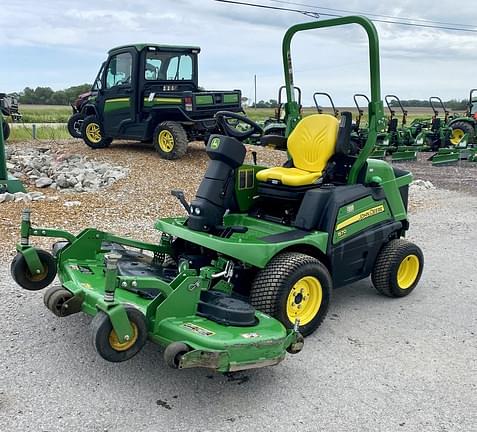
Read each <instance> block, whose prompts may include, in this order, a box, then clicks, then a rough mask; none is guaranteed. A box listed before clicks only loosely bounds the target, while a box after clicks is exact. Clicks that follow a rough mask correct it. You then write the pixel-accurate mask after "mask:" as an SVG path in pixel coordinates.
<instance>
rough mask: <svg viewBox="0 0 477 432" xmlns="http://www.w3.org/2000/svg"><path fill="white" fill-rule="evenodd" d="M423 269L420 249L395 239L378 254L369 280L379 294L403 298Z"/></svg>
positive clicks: (413, 286) (414, 284)
mask: <svg viewBox="0 0 477 432" xmlns="http://www.w3.org/2000/svg"><path fill="white" fill-rule="evenodd" d="M423 268H424V255H423V254H422V251H421V249H420V248H419V247H418V246H417V245H415V244H414V243H411V242H409V241H407V240H404V239H395V240H391V241H390V242H389V243H387V244H386V245H385V246H383V248H382V249H381V251H380V252H379V254H378V257H377V259H376V262H375V264H374V269H373V272H372V274H371V280H372V281H373V285H374V286H375V288H376V289H377V290H378V291H379V292H380V293H381V294H384V295H385V296H388V297H404V296H406V295H408V294H410V293H411V292H412V290H413V289H414V288H415V287H416V285H417V284H418V282H419V279H420V278H421V274H422V269H423Z"/></svg>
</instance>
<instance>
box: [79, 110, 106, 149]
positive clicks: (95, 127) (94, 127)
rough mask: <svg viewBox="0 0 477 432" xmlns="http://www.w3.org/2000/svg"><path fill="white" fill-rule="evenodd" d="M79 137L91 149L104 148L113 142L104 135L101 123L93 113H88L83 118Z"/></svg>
mask: <svg viewBox="0 0 477 432" xmlns="http://www.w3.org/2000/svg"><path fill="white" fill-rule="evenodd" d="M81 138H83V140H84V142H85V143H86V145H87V146H88V147H91V148H92V149H101V148H106V147H109V146H110V144H111V143H112V142H113V139H112V138H107V137H105V136H104V129H103V125H102V124H101V122H100V121H99V120H98V118H97V117H96V116H95V115H90V116H88V117H86V118H85V119H84V121H83V126H82V128H81Z"/></svg>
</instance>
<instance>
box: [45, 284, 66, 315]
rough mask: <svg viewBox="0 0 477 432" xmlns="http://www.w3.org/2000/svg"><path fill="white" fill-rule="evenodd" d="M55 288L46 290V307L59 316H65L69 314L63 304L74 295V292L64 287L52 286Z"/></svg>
mask: <svg viewBox="0 0 477 432" xmlns="http://www.w3.org/2000/svg"><path fill="white" fill-rule="evenodd" d="M52 288H54V289H51V290H48V291H47V292H45V296H44V298H43V301H44V302H46V307H47V308H48V309H49V310H50V311H51V312H53V313H54V314H55V315H56V316H57V317H64V316H66V315H69V314H68V312H67V311H65V310H64V309H63V305H64V304H65V303H66V302H67V301H68V300H69V299H71V298H72V297H73V294H72V293H71V292H69V291H68V290H66V289H64V288H63V287H52Z"/></svg>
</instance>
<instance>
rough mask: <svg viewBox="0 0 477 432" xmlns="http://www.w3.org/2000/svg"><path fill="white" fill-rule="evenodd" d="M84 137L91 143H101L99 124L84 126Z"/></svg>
mask: <svg viewBox="0 0 477 432" xmlns="http://www.w3.org/2000/svg"><path fill="white" fill-rule="evenodd" d="M86 136H87V137H88V139H89V140H90V141H91V142H92V143H94V144H97V143H99V142H100V141H101V129H100V127H99V124H97V123H90V124H88V125H86Z"/></svg>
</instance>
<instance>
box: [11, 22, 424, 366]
mask: <svg viewBox="0 0 477 432" xmlns="http://www.w3.org/2000/svg"><path fill="white" fill-rule="evenodd" d="M347 24H359V25H360V26H361V27H362V28H364V30H365V31H366V33H367V35H368V38H369V47H370V48H369V55H370V70H371V89H372V92H371V100H370V104H369V134H368V140H367V142H366V144H365V146H364V147H363V148H362V149H361V150H360V152H359V154H353V153H352V152H351V150H350V149H351V146H350V135H351V129H352V125H351V114H350V113H342V116H341V120H340V121H338V119H336V118H335V117H333V116H330V115H327V114H315V115H310V116H308V117H305V118H304V119H303V120H302V119H301V118H300V109H299V104H298V103H297V102H296V101H295V99H294V91H293V78H292V61H291V53H290V44H291V41H292V38H293V36H294V35H295V34H296V33H297V32H302V31H307V30H312V29H319V28H325V27H332V26H341V25H347ZM283 63H284V72H285V83H286V91H287V105H286V112H287V133H286V137H284V136H280V135H268V136H264V137H262V141H263V145H266V144H267V141H268V142H272V143H278V144H279V146H280V147H282V146H283V145H286V147H287V149H288V154H289V155H290V159H289V161H288V162H287V163H286V164H285V165H284V166H279V167H273V168H266V167H261V166H258V165H255V164H250V165H249V164H245V163H244V160H245V154H246V149H245V146H244V144H243V142H242V141H244V140H246V139H247V138H248V137H250V136H251V135H253V134H255V133H261V132H262V131H261V128H260V126H259V125H257V124H256V123H254V122H253V121H251V120H250V119H248V118H247V117H244V116H242V115H240V114H237V113H232V112H219V113H217V114H216V120H217V124H218V126H219V129H220V131H221V134H215V135H212V136H211V137H210V138H209V141H208V144H207V154H208V156H209V157H210V161H209V165H208V168H207V171H206V172H205V175H204V178H203V180H202V182H201V184H200V186H199V188H198V191H197V193H196V196H195V198H194V199H193V200H192V201H191V202H190V203H189V202H187V200H186V197H185V196H184V194H183V193H182V192H181V191H177V190H175V191H172V193H173V195H175V196H176V197H177V198H178V199H179V200H180V202H181V203H182V205H183V207H184V209H185V215H184V216H180V217H169V218H165V219H160V220H158V221H157V222H156V225H155V226H156V228H157V229H158V230H159V231H161V232H162V237H161V240H160V242H159V244H149V243H144V242H140V241H136V240H131V239H126V238H122V237H118V236H116V235H113V234H110V233H107V232H104V231H99V230H96V229H93V228H88V229H85V230H84V231H82V232H81V233H79V234H78V235H72V234H70V233H68V232H66V231H61V230H51V229H46V228H37V227H35V226H33V225H32V223H31V220H30V214H29V212H28V211H25V212H24V215H23V221H22V224H21V242H20V244H19V245H18V247H17V250H18V255H17V256H16V258H15V259H14V260H13V262H12V266H11V271H12V275H13V277H14V279H15V280H16V281H17V282H18V283H19V284H20V285H21V286H22V287H24V288H26V289H29V290H37V289H41V288H44V287H46V286H47V285H49V284H50V283H51V282H52V281H53V279H54V277H55V274H58V277H59V280H60V286H53V287H52V288H49V290H47V291H46V293H45V297H44V300H45V304H46V305H47V307H48V309H50V310H51V311H52V312H53V313H54V314H56V315H58V316H66V315H70V314H73V313H76V312H84V313H86V314H88V315H91V316H94V318H93V322H92V335H93V343H94V346H95V347H96V350H97V351H98V353H99V354H100V355H101V356H102V357H103V358H105V359H107V360H110V361H123V360H126V359H128V358H130V357H132V356H133V355H134V354H136V353H137V352H138V351H139V350H140V349H141V347H142V346H143V345H144V343H145V341H146V339H150V340H152V341H154V342H157V343H159V344H161V345H163V346H165V351H164V356H165V360H166V363H167V364H169V365H171V366H172V367H176V368H177V367H178V368H185V367H194V366H201V367H208V368H213V369H216V370H218V371H222V372H224V371H234V370H241V369H248V368H252V367H261V366H267V365H273V364H276V363H278V362H280V361H281V360H282V359H283V358H284V357H285V354H286V352H287V351H288V352H291V353H296V352H298V351H300V350H301V348H302V346H303V337H302V336H301V335H304V336H306V335H309V334H311V333H312V332H313V331H314V330H315V329H316V328H317V327H318V326H319V325H320V323H321V322H322V321H323V319H324V317H325V315H326V313H327V311H328V308H329V305H330V302H331V299H332V291H333V288H335V287H339V286H341V285H344V284H348V283H350V282H353V281H356V280H359V279H364V278H367V277H368V276H369V275H371V277H372V282H373V284H374V286H375V287H376V288H377V290H378V291H379V292H380V293H382V294H384V295H386V296H390V297H402V296H405V295H407V294H409V293H410V292H412V290H413V289H414V288H415V286H416V285H417V283H418V281H419V278H420V276H421V272H422V269H423V255H422V252H421V250H420V249H419V248H418V247H417V246H416V245H414V244H413V243H411V242H408V241H406V240H404V239H403V236H404V234H405V232H406V230H407V229H408V225H409V224H408V219H407V212H406V207H407V193H408V185H409V183H410V182H411V179H412V176H411V174H410V173H408V172H406V171H402V170H398V169H396V168H392V167H391V166H390V165H389V164H388V163H386V162H384V161H381V160H373V159H368V155H369V154H370V153H371V151H372V149H373V146H374V144H375V142H376V134H377V131H378V130H379V128H380V125H381V123H382V121H383V104H382V101H381V100H380V82H379V47H378V37H377V33H376V30H375V28H374V26H373V24H372V23H371V22H370V21H369V20H368V19H366V18H363V17H345V18H339V19H332V20H327V21H320V22H313V23H306V24H299V25H296V26H293V27H291V28H290V29H289V30H288V31H287V33H286V34H285V37H284V40H283ZM237 121H239V122H245V123H247V124H248V125H249V126H250V129H249V130H247V131H243V130H242V131H241V130H238V128H237V127H235V126H234V125H236V124H237ZM33 236H43V237H45V236H46V237H58V238H63V241H61V242H57V243H56V244H55V245H54V247H53V253H52V254H50V253H47V252H45V251H42V250H39V249H36V248H35V247H33V246H32V245H31V243H30V240H31V237H33Z"/></svg>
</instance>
